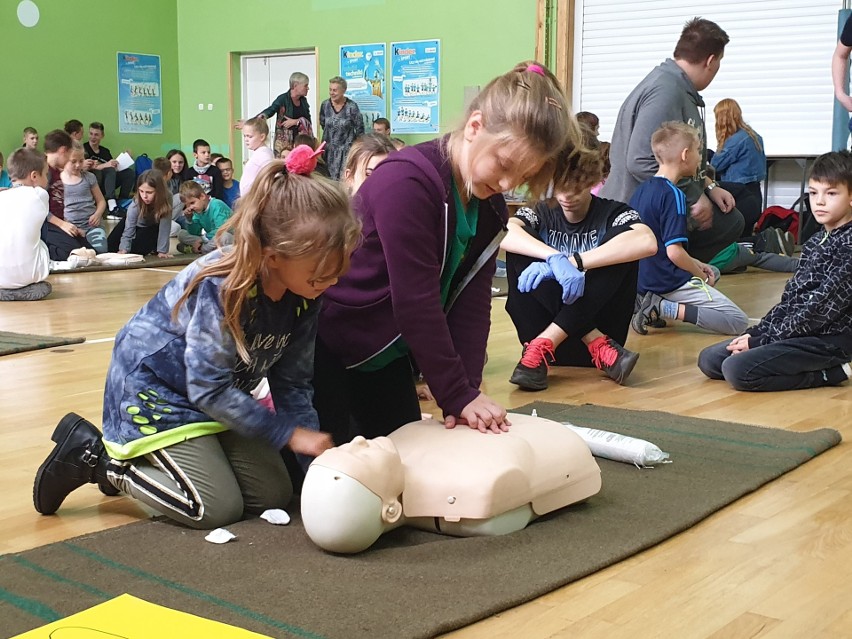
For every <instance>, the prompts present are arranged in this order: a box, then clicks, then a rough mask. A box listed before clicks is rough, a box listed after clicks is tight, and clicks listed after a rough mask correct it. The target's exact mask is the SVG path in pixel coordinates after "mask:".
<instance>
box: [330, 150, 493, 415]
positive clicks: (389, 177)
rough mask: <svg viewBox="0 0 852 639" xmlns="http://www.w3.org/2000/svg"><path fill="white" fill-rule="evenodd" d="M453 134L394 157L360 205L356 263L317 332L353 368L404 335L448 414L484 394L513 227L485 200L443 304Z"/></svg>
mask: <svg viewBox="0 0 852 639" xmlns="http://www.w3.org/2000/svg"><path fill="white" fill-rule="evenodd" d="M451 180H452V167H451V165H450V162H449V159H448V157H447V137H444V138H441V139H438V140H432V141H430V142H424V143H423V144H418V145H416V146H411V147H406V148H404V149H402V150H401V151H398V152H397V153H393V154H391V155H390V156H389V157H388V159H386V160H385V161H384V162H382V163H381V164H380V165H379V166H378V167H376V170H375V171H374V172H373V174H372V176H371V177H370V179H369V180H367V181H366V182H364V184H363V185H362V186H361V189H360V190H359V191H358V195H357V197H356V198H355V202H354V206H355V209H356V211H357V213H358V214H359V216H360V217H361V220H362V221H363V224H364V230H363V234H364V242H363V244H362V245H361V246H360V247H359V248H358V249H357V250H356V251H355V252H354V253H353V255H352V261H351V268H350V269H349V271H348V272H347V273H346V275H345V276H343V277H342V278H341V279H340V281H339V282H338V283H337V284H336V285H335V286H332V287H331V288H330V289H328V290H327V291H326V292H325V293H324V294H323V300H324V301H323V307H322V311H321V314H320V321H319V337H320V338H321V339H322V341H323V342H324V343H325V344H326V346H328V347H329V348H330V349H331V350H332V352H334V353H335V354H336V355H337V356H338V357H339V358H340V359H341V361H342V362H343V364H344V366H346V367H348V368H352V367H355V366H357V365H359V364H361V363H363V362H364V361H366V360H368V359H370V358H371V357H373V356H374V355H376V354H377V353H379V352H381V351H382V350H384V349H385V348H387V347H388V346H389V345H390V344H391V343H392V342H394V340H396V339H397V337H398V336H400V335H402V337H403V339H404V340H405V342H406V343H407V344H408V346H409V347H410V349H411V352H412V354H413V356H414V359H415V360H416V361H417V365H418V366H419V367H420V370H421V371H422V372H423V376H424V377H425V379H426V381H427V382H428V383H429V388H430V390H431V391H432V393H433V394H434V395H435V398H436V400H437V402H438V405H439V406H440V407H441V409H442V410H443V411H444V413H445V414H446V415H456V416H458V415H460V414H461V411H462V409H463V408H464V407H465V406H466V405H467V404H469V403H470V402H471V401H473V400H474V399H475V398H476V396H477V395H478V394H479V384H480V383H481V381H482V368H483V366H484V365H485V346H486V343H487V341H488V331H489V329H490V327H491V279H492V277H493V276H494V270H495V259H494V258H495V255H496V252H497V248H498V246H499V243H500V240H501V239H502V237H503V235H504V234H505V228H506V218H507V210H506V202H505V200H504V199H503V196H502V195H499V194H498V195H494V196H492V197H490V198H488V199H487V200H483V201H481V202H480V205H479V220H478V222H477V230H476V235H475V236H474V238H473V239H472V240H471V243H470V246H469V249H468V252H467V255H466V256H465V258H464V260H463V261H462V263H461V265H460V266H459V269H458V271H457V272H456V274H455V276H454V279H453V282H452V286H451V292H450V296H449V300H448V303H447V308H446V309H445V308H442V306H441V283H440V282H441V270H442V268H443V267H444V262H445V260H446V255H447V246H448V244H447V243H448V241H449V239H450V238H452V237H453V236H454V234H455V227H456V209H455V204H454V202H453V197H452V191H451Z"/></svg>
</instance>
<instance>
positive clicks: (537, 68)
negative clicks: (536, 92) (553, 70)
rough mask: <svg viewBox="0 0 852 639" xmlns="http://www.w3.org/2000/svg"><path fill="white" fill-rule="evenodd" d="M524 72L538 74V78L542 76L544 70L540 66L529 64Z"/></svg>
mask: <svg viewBox="0 0 852 639" xmlns="http://www.w3.org/2000/svg"><path fill="white" fill-rule="evenodd" d="M526 70H527V71H529V72H530V73H538V74H539V75H540V76H544V69H543V68H542V66H541V65H540V64H531V65H529V66H528V67H527V69H526Z"/></svg>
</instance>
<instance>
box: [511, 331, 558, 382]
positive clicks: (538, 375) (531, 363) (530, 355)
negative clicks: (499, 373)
mask: <svg viewBox="0 0 852 639" xmlns="http://www.w3.org/2000/svg"><path fill="white" fill-rule="evenodd" d="M548 358H550V360H551V361H553V359H554V354H553V342H552V341H551V340H549V339H548V338H546V337H536V338H535V339H534V340H532V341H531V342H528V343H526V344H524V352H523V355H521V361H519V362H518V365H517V366H515V370H514V371H513V372H512V376H511V377H510V378H509V382H510V383H512V384H516V385H517V386H518V387H520V388H521V389H522V390H526V391H540V390H544V389H545V388H547V368H548V362H547V360H548Z"/></svg>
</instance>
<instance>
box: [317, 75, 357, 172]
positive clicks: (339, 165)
mask: <svg viewBox="0 0 852 639" xmlns="http://www.w3.org/2000/svg"><path fill="white" fill-rule="evenodd" d="M319 123H320V126H321V127H322V139H323V141H324V142H325V163H326V165H327V166H328V172H329V174H330V175H331V177H332V178H333V179H335V180H339V179H340V178H341V177H342V175H343V167H344V164H345V163H346V155H347V154H348V153H349V147H350V146H352V143H353V142H354V141H355V138H357V137H358V136H359V135H363V134H364V119H363V118H362V117H361V110H360V109H359V108H358V105H357V104H356V103H355V102H354V101H353V100H350V99H349V98H347V97H346V80H344V79H343V78H341V77H340V76H339V75H337V76H334V77H333V78H332V79H331V80H329V81H328V100H325V101H324V102H323V103H322V105H321V106H320V110H319Z"/></svg>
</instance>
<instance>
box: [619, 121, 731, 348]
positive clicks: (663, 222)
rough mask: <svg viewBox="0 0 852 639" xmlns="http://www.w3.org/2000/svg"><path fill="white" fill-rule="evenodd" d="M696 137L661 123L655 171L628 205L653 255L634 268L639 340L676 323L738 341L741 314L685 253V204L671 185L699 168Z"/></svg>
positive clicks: (708, 270) (680, 126) (655, 139)
mask: <svg viewBox="0 0 852 639" xmlns="http://www.w3.org/2000/svg"><path fill="white" fill-rule="evenodd" d="M699 148H700V145H699V140H698V133H697V132H696V130H695V129H694V128H692V127H691V126H689V125H688V124H685V123H683V122H665V123H663V125H662V126H661V127H660V128H659V129H657V131H655V132H654V135H652V136H651V149H652V151H653V152H654V157H655V158H656V159H657V162H659V165H660V168H659V170H658V171H657V174H656V175H655V176H654V177H652V178H651V179H649V180H647V181H646V182H643V183H642V184H640V185H639V188H637V189H636V191H635V192H634V194H633V197H632V198H630V205H631V206H632V207H633V208H634V209H636V210H637V211H639V214H640V215H641V216H642V221H643V222H644V223H645V224H647V225H648V226H649V227H651V230H652V231H653V232H654V235H655V236H656V238H657V253H656V254H655V255H652V256H651V257H646V258H644V259H643V260H642V261H640V262H639V284H638V287H637V291H638V293H639V296H640V297H637V309H636V311H635V313H634V315H633V319H632V321H631V326H632V327H633V330H635V331H636V332H637V333H639V334H640V335H646V334H647V333H648V326H651V325H657V324H656V322H658V320H659V319H660V318H663V319H678V320H682V321H684V322H688V323H690V324H695V325H696V326H699V327H701V328H704V329H706V330H708V331H713V332H715V333H722V334H726V335H737V334H739V333H741V332H742V331H743V330H745V328H746V326H747V325H748V317H747V316H746V314H745V313H744V312H743V311H742V310H741V309H740V308H739V307H738V306H737V305H736V304H734V303H733V302H732V301H731V300H729V299H728V298H727V297H725V296H724V295H723V294H722V293H720V292H719V291H718V290H716V289H715V288H714V285H715V283H716V277H717V275H716V272H715V271H714V270H713V267H711V266H710V265H709V264H704V263H703V262H700V261H698V260H696V259H694V258H692V257H691V256H690V255H689V253H687V251H686V244H687V232H686V224H687V216H688V211H687V207H686V198H685V197H684V195H683V192H682V191H680V190H679V189H678V188H677V187H676V186H675V184H676V183H677V181H678V180H680V178H682V177H687V176H690V175H694V174H695V172H696V171H697V170H698V166H699V164H700V162H701V156H700V151H699Z"/></svg>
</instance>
